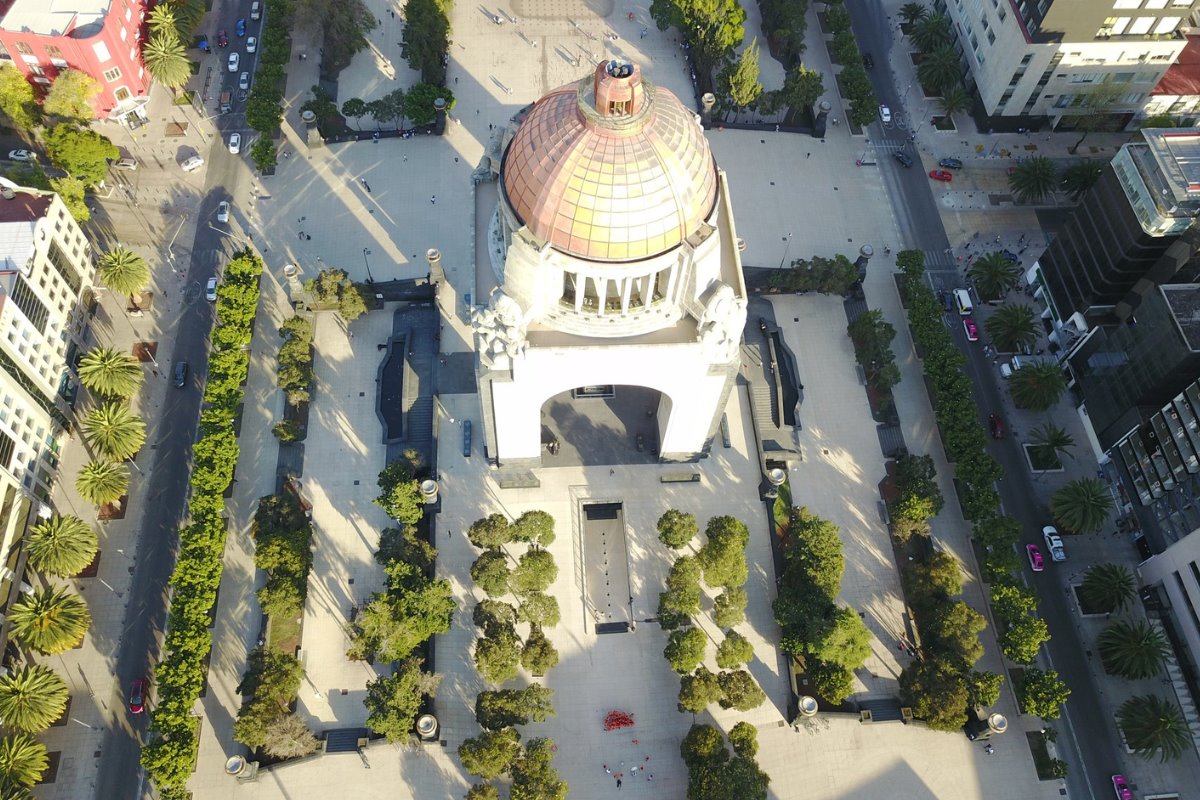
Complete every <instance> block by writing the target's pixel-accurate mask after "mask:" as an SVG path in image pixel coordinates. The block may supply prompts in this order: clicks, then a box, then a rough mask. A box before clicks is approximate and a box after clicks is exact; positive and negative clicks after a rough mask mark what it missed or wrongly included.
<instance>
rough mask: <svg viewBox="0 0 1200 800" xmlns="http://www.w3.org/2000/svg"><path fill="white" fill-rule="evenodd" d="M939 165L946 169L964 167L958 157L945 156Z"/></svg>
mask: <svg viewBox="0 0 1200 800" xmlns="http://www.w3.org/2000/svg"><path fill="white" fill-rule="evenodd" d="M938 166H939V167H945V168H946V169H962V168H963V166H962V162H961V161H959V160H958V159H957V158H943V159H942V160H941V161H939V162H938Z"/></svg>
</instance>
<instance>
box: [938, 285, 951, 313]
mask: <svg viewBox="0 0 1200 800" xmlns="http://www.w3.org/2000/svg"><path fill="white" fill-rule="evenodd" d="M938 302H939V303H941V304H942V311H945V312H946V313H947V314H951V313H953V312H954V296H953V295H952V294H950V293H949V292H947V291H945V290H944V289H943V290H942V291H940V292H938Z"/></svg>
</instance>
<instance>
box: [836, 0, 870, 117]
mask: <svg viewBox="0 0 1200 800" xmlns="http://www.w3.org/2000/svg"><path fill="white" fill-rule="evenodd" d="M825 21H826V22H828V23H829V29H830V30H831V31H833V41H832V42H831V43H830V45H829V54H830V55H831V56H832V57H833V59H834V60H835V61H837V62H838V63H839V64H841V65H842V71H841V73H840V74H839V75H838V77H839V78H840V79H841V81H840V83H839V85H840V86H841V89H842V93H843V94H844V95H845V97H846V99H847V100H849V101H850V110H849V111H848V112H847V114H848V115H849V117H850V121H851V122H853V123H854V124H855V125H859V126H862V125H869V124H871V123H872V122H874V121H875V114H876V108H877V106H878V104H879V100H878V99H877V98H876V97H875V92H874V90H872V89H871V79H870V78H868V77H867V70H866V69H865V68H864V67H863V63H862V54H861V53H859V50H858V42H857V41H856V40H855V38H854V32H853V31H852V30H851V29H850V14H849V12H847V11H846V9H845V7H843V6H842V3H841V0H831V2H829V3H828V8H827V9H826V11H825Z"/></svg>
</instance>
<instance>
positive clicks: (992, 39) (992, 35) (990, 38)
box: [988, 31, 996, 44]
mask: <svg viewBox="0 0 1200 800" xmlns="http://www.w3.org/2000/svg"><path fill="white" fill-rule="evenodd" d="M995 43H996V33H995V32H994V31H988V44H995Z"/></svg>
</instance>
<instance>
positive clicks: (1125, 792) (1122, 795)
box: [1112, 775, 1133, 800]
mask: <svg viewBox="0 0 1200 800" xmlns="http://www.w3.org/2000/svg"><path fill="white" fill-rule="evenodd" d="M1112 784H1113V791H1115V792H1116V793H1117V800H1133V792H1132V791H1130V789H1129V782H1128V781H1127V780H1125V776H1124V775H1113V776H1112Z"/></svg>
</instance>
